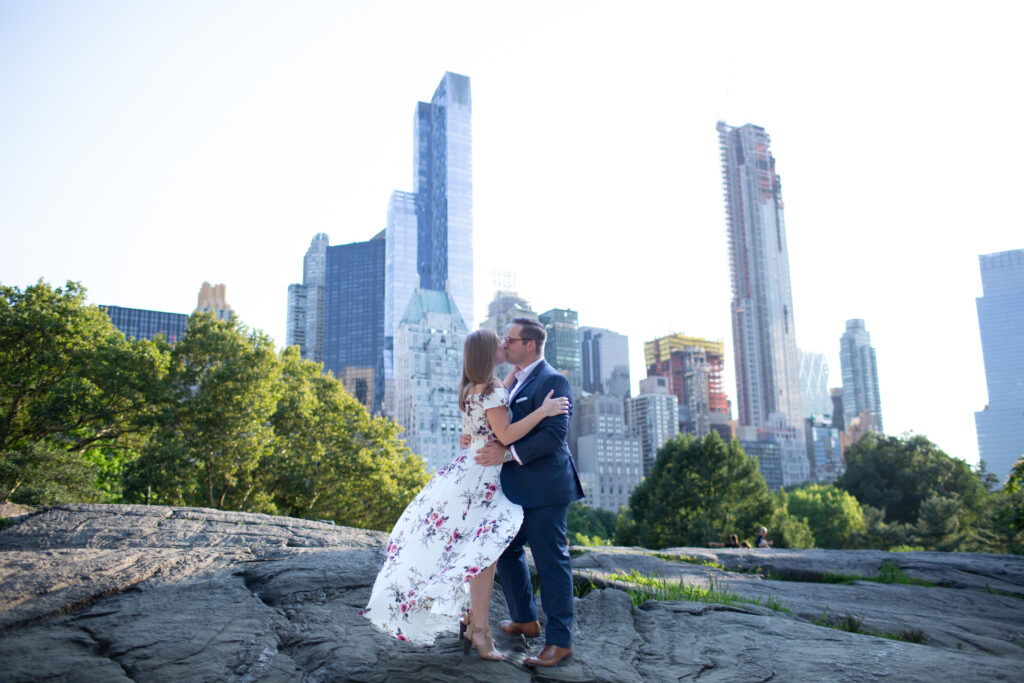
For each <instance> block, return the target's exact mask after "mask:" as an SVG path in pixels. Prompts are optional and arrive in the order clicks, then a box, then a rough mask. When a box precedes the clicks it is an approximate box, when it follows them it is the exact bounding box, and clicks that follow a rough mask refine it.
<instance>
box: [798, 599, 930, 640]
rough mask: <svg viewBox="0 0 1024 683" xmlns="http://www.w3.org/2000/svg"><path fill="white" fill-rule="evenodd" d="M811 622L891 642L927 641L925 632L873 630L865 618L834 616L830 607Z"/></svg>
mask: <svg viewBox="0 0 1024 683" xmlns="http://www.w3.org/2000/svg"><path fill="white" fill-rule="evenodd" d="M811 621H812V622H813V623H815V624H817V625H818V626H824V627H826V628H834V629H836V630H837V631H846V632H847V633H860V634H863V635H866V636H874V637H876V638H887V639H889V640H898V641H901V642H904V643H917V644H919V645H924V644H925V642H926V641H927V638H926V637H925V634H924V631H921V630H919V629H904V630H902V631H899V632H896V631H877V630H875V629H873V628H870V627H868V626H865V625H864V618H863V617H857V616H854V615H852V614H849V613H847V614H844V615H843V616H841V617H837V616H833V615H830V614H829V613H828V607H826V608H825V611H824V612H822V615H821V617H820V618H817V619H811Z"/></svg>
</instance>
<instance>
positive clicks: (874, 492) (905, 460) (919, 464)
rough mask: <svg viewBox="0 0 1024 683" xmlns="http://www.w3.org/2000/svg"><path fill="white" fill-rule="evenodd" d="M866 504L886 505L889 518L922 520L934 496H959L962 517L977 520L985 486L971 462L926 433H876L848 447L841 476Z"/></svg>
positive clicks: (840, 484)
mask: <svg viewBox="0 0 1024 683" xmlns="http://www.w3.org/2000/svg"><path fill="white" fill-rule="evenodd" d="M836 485H837V486H838V487H839V488H842V489H845V490H846V491H849V492H850V493H851V494H853V496H854V497H855V498H856V499H857V500H858V501H860V503H861V505H870V506H873V507H877V508H881V509H883V510H885V521H886V522H889V523H891V522H900V523H904V524H910V525H913V524H916V523H917V520H918V516H919V514H920V510H921V505H922V503H923V502H924V501H925V500H927V499H928V498H930V497H931V496H939V497H941V498H953V497H956V498H958V499H959V501H960V504H961V505H962V509H963V517H962V519H961V523H962V524H965V525H966V526H968V527H970V526H973V525H974V524H975V523H976V522H977V520H978V517H979V516H980V515H981V514H983V511H984V508H985V494H986V492H985V487H984V484H983V483H982V482H981V480H980V479H979V478H978V476H977V475H976V474H975V473H974V472H972V471H971V469H970V467H969V466H968V465H967V463H966V462H964V461H963V460H960V459H958V458H951V457H950V456H948V455H946V454H945V453H943V452H942V451H941V450H940V449H939V448H938V447H937V446H936V445H935V444H933V443H932V442H931V441H929V440H928V439H926V438H925V437H923V436H920V435H917V436H908V437H902V438H899V437H894V436H882V435H879V434H874V433H870V434H868V435H867V436H865V437H864V438H862V439H861V440H860V441H858V442H857V443H856V444H854V445H853V446H851V447H850V448H849V449H848V450H847V451H846V472H845V473H844V474H843V475H842V476H841V477H840V478H839V480H838V481H837V482H836Z"/></svg>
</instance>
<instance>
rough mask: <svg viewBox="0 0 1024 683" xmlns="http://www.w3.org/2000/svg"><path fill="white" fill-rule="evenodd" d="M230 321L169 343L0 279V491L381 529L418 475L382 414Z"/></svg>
mask: <svg viewBox="0 0 1024 683" xmlns="http://www.w3.org/2000/svg"><path fill="white" fill-rule="evenodd" d="M321 369H322V368H321V366H320V365H319V364H316V363H313V362H310V361H306V360H303V359H302V358H301V357H300V355H299V350H298V348H297V347H292V348H288V349H286V350H284V351H283V352H280V353H278V352H276V351H275V350H274V347H273V344H272V342H271V340H270V338H269V337H268V336H266V335H265V334H263V333H262V332H260V331H258V330H255V331H254V330H249V329H247V328H245V327H244V326H243V325H242V324H241V323H240V322H239V321H238V320H237V319H232V320H231V321H218V320H217V319H216V318H215V316H214V315H213V314H212V313H195V314H193V315H192V316H191V317H190V318H189V321H188V327H187V330H186V332H185V335H184V337H183V338H182V339H181V340H179V341H178V342H177V343H176V344H174V345H173V346H172V345H170V344H168V343H167V342H166V341H165V340H163V339H159V338H158V339H156V340H153V341H149V340H134V339H125V337H124V335H123V334H122V333H121V332H120V331H118V330H117V328H115V327H114V326H113V324H112V323H111V322H110V318H109V317H108V316H107V314H106V313H104V312H103V311H102V310H100V309H99V308H97V307H96V306H89V305H87V304H86V302H85V290H84V289H83V288H82V286H81V285H80V284H78V283H74V282H68V283H67V285H66V286H65V287H64V288H53V287H51V286H49V285H48V284H46V283H44V282H43V281H39V282H38V283H37V284H35V285H31V286H29V287H27V288H25V290H24V291H22V290H20V289H18V288H14V287H6V286H0V500H7V501H11V502H24V503H33V504H37V503H43V504H46V503H55V502H65V501H80V502H89V501H93V502H109V503H114V502H116V503H122V502H123V503H152V504H157V503H159V504H169V505H195V506H206V507H214V508H220V509H226V510H247V511H254V512H266V513H271V514H281V515H290V516H295V517H306V518H315V519H330V520H333V521H335V522H337V523H340V524H346V525H349V526H356V527H363V528H373V529H389V528H390V527H391V525H392V524H393V523H394V522H395V520H397V518H398V516H399V515H400V514H401V512H402V510H403V509H404V508H405V506H406V504H408V502H409V501H410V500H411V499H412V497H413V496H415V494H416V493H417V492H418V491H419V490H420V489H421V488H422V486H423V485H424V484H425V483H426V481H427V479H428V478H429V475H428V474H427V472H426V469H425V467H424V464H423V460H422V459H421V458H420V457H418V456H416V455H414V454H412V453H411V452H410V451H409V450H408V448H406V446H405V445H404V443H403V442H402V441H401V440H400V439H399V438H398V435H399V431H400V428H399V427H398V426H397V425H396V424H395V423H394V422H392V421H390V420H386V419H383V418H379V417H378V418H375V417H371V416H370V415H369V414H368V413H367V411H366V409H365V408H364V407H363V406H362V405H361V404H360V403H359V402H358V401H356V400H355V398H353V397H352V396H351V395H349V394H348V393H347V392H346V391H345V389H344V387H343V386H342V384H341V382H339V381H337V380H336V379H334V378H333V377H331V376H330V375H324V374H322V372H321Z"/></svg>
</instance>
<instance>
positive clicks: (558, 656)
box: [523, 645, 572, 666]
mask: <svg viewBox="0 0 1024 683" xmlns="http://www.w3.org/2000/svg"><path fill="white" fill-rule="evenodd" d="M570 655H572V645H570V646H569V647H558V646H557V645H545V646H544V649H543V650H541V651H540V654H539V655H537V656H536V657H527V658H526V659H524V660H523V664H525V665H526V666H558V665H559V664H560V663H561V661H562V660H563V659H565V658H566V657H569V656H570Z"/></svg>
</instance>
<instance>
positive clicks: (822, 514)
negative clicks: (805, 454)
mask: <svg viewBox="0 0 1024 683" xmlns="http://www.w3.org/2000/svg"><path fill="white" fill-rule="evenodd" d="M779 497H780V498H781V499H782V500H783V502H784V504H785V505H786V507H787V509H788V511H789V514H791V515H793V516H794V517H796V518H798V519H803V520H805V522H806V524H807V526H808V528H809V529H810V532H811V534H812V535H813V537H814V542H815V544H816V545H817V546H818V547H819V548H845V547H848V545H849V542H850V539H851V537H853V536H854V535H855V534H858V533H861V532H863V531H864V513H863V511H862V510H861V507H860V503H858V502H857V499H856V498H854V497H853V496H851V495H850V494H849V493H848V492H846V491H844V490H842V489H838V488H836V487H835V486H823V485H821V484H812V485H809V486H803V487H800V488H797V489H794V490H792V491H780V492H779Z"/></svg>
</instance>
